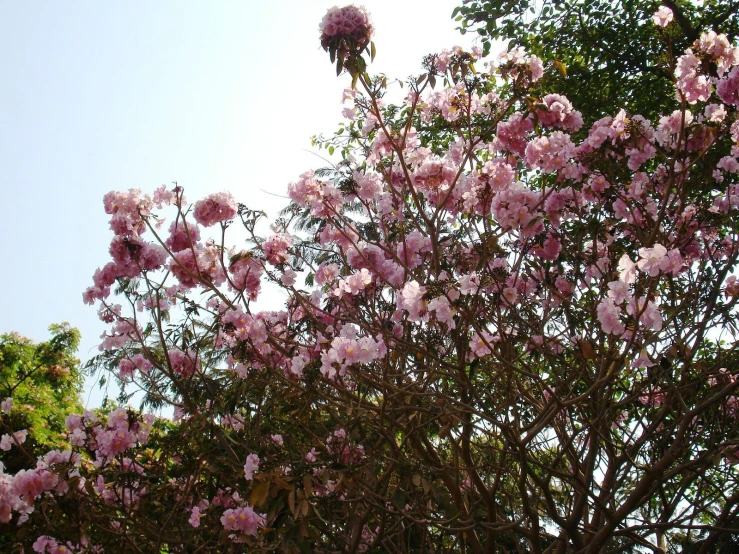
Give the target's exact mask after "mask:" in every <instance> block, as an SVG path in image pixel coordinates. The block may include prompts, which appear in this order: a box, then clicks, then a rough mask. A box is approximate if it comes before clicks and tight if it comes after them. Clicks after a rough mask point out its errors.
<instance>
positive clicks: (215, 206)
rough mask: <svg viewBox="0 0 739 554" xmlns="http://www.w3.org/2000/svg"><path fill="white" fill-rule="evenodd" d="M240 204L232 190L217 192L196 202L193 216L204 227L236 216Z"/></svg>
mask: <svg viewBox="0 0 739 554" xmlns="http://www.w3.org/2000/svg"><path fill="white" fill-rule="evenodd" d="M237 209H238V206H237V205H236V200H234V197H233V196H232V195H231V193H230V192H216V193H214V194H211V195H209V196H206V197H205V198H203V199H202V200H199V201H198V202H196V203H195V209H194V211H193V214H192V215H193V217H194V218H195V221H197V222H198V223H200V225H202V226H204V227H210V226H212V225H215V224H216V223H224V222H226V221H230V220H232V219H233V218H234V217H236V212H237Z"/></svg>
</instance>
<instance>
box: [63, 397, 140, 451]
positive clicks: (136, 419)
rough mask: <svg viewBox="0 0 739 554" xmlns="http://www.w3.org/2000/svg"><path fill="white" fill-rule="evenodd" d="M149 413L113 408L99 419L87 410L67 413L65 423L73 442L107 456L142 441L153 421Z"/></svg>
mask: <svg viewBox="0 0 739 554" xmlns="http://www.w3.org/2000/svg"><path fill="white" fill-rule="evenodd" d="M154 419H155V417H154V415H153V414H144V415H143V416H138V415H135V414H134V413H133V412H130V411H129V410H128V409H126V408H117V409H115V410H113V411H112V412H110V414H108V418H107V422H106V423H103V422H101V421H100V420H99V419H98V418H97V416H96V415H95V414H94V413H93V412H91V411H89V410H88V411H85V413H84V414H83V415H77V414H72V415H69V416H67V419H66V421H65V424H66V426H67V431H68V432H69V434H70V440H71V442H72V444H74V445H75V446H84V447H86V448H87V449H89V450H90V451H93V452H94V453H95V455H96V456H97V458H98V459H101V460H110V459H112V458H113V457H115V456H117V455H119V454H123V453H124V452H125V451H126V450H128V449H129V448H133V447H134V446H136V444H146V443H147V442H148V440H149V430H150V428H151V425H152V424H153V423H154Z"/></svg>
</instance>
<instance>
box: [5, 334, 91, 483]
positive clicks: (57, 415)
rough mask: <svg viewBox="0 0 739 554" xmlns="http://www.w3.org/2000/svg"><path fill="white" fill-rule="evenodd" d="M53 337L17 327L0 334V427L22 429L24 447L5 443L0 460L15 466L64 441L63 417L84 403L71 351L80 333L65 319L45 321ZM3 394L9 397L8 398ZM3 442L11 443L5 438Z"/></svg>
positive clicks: (9, 431)
mask: <svg viewBox="0 0 739 554" xmlns="http://www.w3.org/2000/svg"><path fill="white" fill-rule="evenodd" d="M49 331H50V332H51V335H52V338H51V340H49V341H47V342H42V343H38V344H37V343H34V342H33V341H32V340H30V339H27V338H25V337H23V336H21V335H19V334H17V333H7V334H4V335H0V397H1V399H2V400H5V403H4V404H3V413H2V426H3V429H2V432H3V433H5V434H7V435H8V437H9V436H10V435H11V434H12V433H13V432H15V431H19V430H22V429H25V430H26V431H27V435H26V436H25V442H24V443H23V449H24V450H25V451H26V452H25V453H24V454H23V455H21V454H20V451H19V449H8V448H3V449H2V452H0V460H1V461H2V462H3V464H4V465H5V468H6V470H11V471H16V470H18V469H20V468H21V467H23V466H24V465H26V464H27V462H28V459H27V458H28V457H30V459H31V461H32V462H34V463H35V460H36V456H37V455H40V454H44V453H46V452H48V451H49V449H51V448H59V447H62V446H64V445H66V444H67V440H66V439H67V429H66V427H65V426H64V419H65V418H66V417H67V415H69V414H71V413H79V412H80V411H81V409H82V407H81V405H80V398H79V394H80V391H81V389H82V382H83V375H82V372H81V371H80V362H79V360H78V359H77V358H76V357H75V354H76V352H77V347H78V346H79V342H80V333H79V331H78V330H77V329H74V328H73V327H70V326H69V324H67V323H62V324H59V325H51V326H50V327H49ZM7 399H12V400H10V401H8V400H7ZM5 442H6V443H8V444H6V447H7V446H9V444H10V443H13V441H12V440H11V439H9V438H8V439H6V441H5Z"/></svg>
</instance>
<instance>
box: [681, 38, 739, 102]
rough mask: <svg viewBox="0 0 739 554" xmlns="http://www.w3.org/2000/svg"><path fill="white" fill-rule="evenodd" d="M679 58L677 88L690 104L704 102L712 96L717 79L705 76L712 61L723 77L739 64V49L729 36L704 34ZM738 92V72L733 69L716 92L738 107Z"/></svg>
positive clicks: (720, 82)
mask: <svg viewBox="0 0 739 554" xmlns="http://www.w3.org/2000/svg"><path fill="white" fill-rule="evenodd" d="M693 48H694V49H695V51H694V50H693V49H691V48H688V49H687V50H686V51H685V54H684V55H682V56H681V57H680V58H679V59H678V64H677V68H676V69H675V77H677V89H678V91H679V92H680V93H681V94H682V95H683V96H684V97H685V100H686V101H687V102H689V103H691V104H695V103H696V102H698V101H703V102H705V101H706V100H708V99H709V97H710V96H711V91H712V88H713V82H714V80H715V79H714V78H713V77H712V76H711V75H710V74H707V73H704V71H705V68H706V67H707V66H708V65H709V64H708V63H704V62H710V63H712V64H715V66H716V71H717V72H718V76H719V78H721V77H724V75H725V74H726V72H727V71H729V69H730V68H732V67H734V66H736V65H739V48H737V47H735V46H732V45H731V42H730V41H729V39H728V38H727V37H726V35H723V34H716V33H715V32H713V31H708V32H706V33H703V34H702V35H701V37H700V38H699V39H698V40H696V41H695V42H694V43H693ZM738 89H739V72H737V70H736V69H735V70H732V71H731V73H730V74H729V75H728V76H727V77H726V78H724V79H722V80H720V81H719V84H718V86H717V93H718V95H719V97H720V98H721V99H722V100H723V101H724V102H726V103H727V104H735V105H739V101H737V90H738Z"/></svg>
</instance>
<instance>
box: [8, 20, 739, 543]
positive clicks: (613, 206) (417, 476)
mask: <svg viewBox="0 0 739 554" xmlns="http://www.w3.org/2000/svg"><path fill="white" fill-rule="evenodd" d="M670 15H671V14H668V13H667V12H664V11H663V12H660V16H659V17H656V18H655V21H656V23H653V22H652V21H648V22H645V23H644V24H645V25H655V24H657V25H660V26H665V28H667V27H668V26H669V25H670V21H669V20H670ZM371 29H372V26H371V25H370V23H369V19H368V16H367V14H366V12H365V11H364V10H362V9H360V8H357V7H354V6H349V7H346V8H341V9H339V8H332V9H331V10H329V12H328V14H327V15H326V17H325V18H324V20H323V22H322V25H321V33H322V34H321V42H322V44H323V46H324V48H326V49H327V50H328V51H329V54H330V56H331V58H332V60H333V61H334V62H337V61H340V63H341V68H342V69H346V70H347V72H348V73H349V75H350V77H351V81H352V82H353V83H355V84H356V88H354V87H353V88H349V89H347V91H346V94H345V98H346V101H347V102H348V103H349V105H348V106H347V109H346V110H345V114H346V116H347V118H348V120H347V121H346V122H345V124H344V125H343V128H342V129H343V130H342V131H340V132H339V134H338V135H337V136H335V137H334V138H333V139H331V140H329V141H325V142H324V141H323V139H318V143H319V144H321V145H326V146H327V147H331V148H333V149H334V151H337V150H338V151H339V152H340V153H341V155H342V161H341V162H340V163H338V164H337V165H336V166H335V167H333V168H331V169H328V170H325V171H322V172H307V173H304V174H303V175H302V176H301V177H300V178H299V180H298V181H297V182H295V183H293V184H291V185H290V186H289V189H288V191H289V195H290V198H291V200H292V203H291V204H290V206H289V207H288V208H287V209H286V210H285V211H284V212H283V216H282V217H281V218H280V219H278V220H277V221H276V222H274V223H273V225H272V230H271V232H270V234H269V235H268V236H262V235H261V231H260V229H261V227H260V221H261V220H262V218H263V214H262V213H261V212H257V211H253V210H250V209H248V208H247V207H246V206H244V205H242V204H239V203H237V202H236V200H235V199H234V198H233V196H232V195H230V194H229V193H224V192H221V193H214V194H211V195H209V196H208V197H206V198H204V199H201V200H199V201H197V202H195V203H194V204H192V205H190V204H188V203H187V201H186V199H185V196H184V191H183V190H182V188H180V187H175V188H173V189H171V190H168V189H167V188H166V187H161V188H160V189H158V190H157V191H156V192H155V193H154V194H153V195H152V196H149V195H146V194H143V193H142V192H141V191H139V190H129V191H127V192H111V193H109V194H107V195H106V197H105V199H104V204H105V209H106V212H107V213H108V214H109V215H110V216H111V229H112V231H113V233H114V237H113V240H112V242H111V248H110V253H111V256H112V261H110V262H109V263H108V264H106V265H105V266H104V267H103V268H101V269H100V270H98V271H97V272H96V274H95V276H94V278H93V281H94V284H93V286H92V287H90V288H89V289H88V290H87V291H86V292H85V295H84V298H85V300H86V301H87V302H89V303H97V304H98V305H99V307H100V314H101V317H102V318H103V319H104V320H105V321H106V322H108V323H109V324H110V330H109V332H108V334H107V336H106V337H105V338H104V341H103V344H102V347H103V349H104V353H103V354H102V355H101V356H100V357H98V358H97V359H96V360H95V363H96V365H97V366H98V367H100V368H103V369H105V370H107V371H110V372H112V373H114V374H116V375H117V377H118V379H119V380H120V382H121V385H122V386H123V387H124V393H123V394H124V397H123V400H125V395H126V394H129V393H130V392H135V391H138V392H140V393H142V394H143V396H144V404H145V405H149V406H153V407H162V406H168V407H171V408H172V409H173V411H174V421H172V422H166V423H165V422H164V421H159V422H157V420H156V418H155V417H154V416H153V415H151V414H141V413H140V412H138V411H135V410H133V409H130V408H117V409H115V410H113V411H111V412H110V413H108V414H99V413H98V414H95V413H91V412H86V413H84V414H81V415H76V416H70V417H69V418H68V419H67V429H68V431H69V439H70V443H71V445H72V446H71V447H70V449H69V450H67V451H65V452H58V451H56V452H50V453H48V454H46V455H45V456H44V457H43V458H41V459H40V460H39V461H38V463H37V465H36V467H35V468H33V469H30V470H28V471H25V472H23V473H21V472H19V473H18V474H16V475H3V476H0V519H2V520H3V521H6V522H12V523H13V524H17V523H20V524H21V527H20V529H22V533H24V534H23V535H22V536H19V538H18V543H19V544H24V545H25V546H26V548H28V547H31V546H32V548H33V549H34V550H35V551H36V552H39V553H44V552H53V553H56V552H62V550H60V549H62V548H64V549H66V550H67V551H74V552H99V551H102V550H108V551H115V552H244V551H249V552H260V551H280V552H467V551H469V552H480V553H481V552H515V551H518V552H536V553H543V552H583V553H596V552H597V553H600V552H642V551H646V552H666V551H668V550H669V551H680V550H684V551H690V550H693V551H700V552H712V551H714V550H716V549H718V548H724V549H728V548H730V547H731V545H732V544H733V543H732V541H734V540H735V537H736V521H737V515H738V514H739V493H738V492H737V491H738V490H739V487H738V486H737V485H738V483H737V478H738V477H739V475H738V474H737V466H736V462H737V459H738V455H739V426H737V416H738V410H739V399H738V397H737V389H739V379H737V373H739V369H738V368H739V363H738V362H739V360H738V359H737V355H738V353H737V332H738V330H737V328H736V323H735V321H736V316H737V298H739V282H737V277H736V274H735V271H736V265H737V259H738V258H739V248H737V246H738V245H739V229H738V228H737V226H738V225H739V217H737V215H739V214H738V212H737V211H738V210H739V185H738V184H737V173H739V159H738V158H739V146H738V145H739V122H737V115H736V112H737V107H738V106H739V49H737V48H736V47H734V46H733V45H732V44H731V43H730V42H729V41H728V39H727V38H726V37H725V36H721V35H715V34H709V33H707V34H704V35H701V37H700V39H699V41H698V42H696V43H694V44H693V46H692V47H691V48H692V49H691V50H690V51H689V52H686V53H685V54H683V55H682V56H681V57H680V58H679V59H678V60H676V61H675V62H674V65H675V67H677V68H678V72H677V73H676V82H675V83H674V84H675V91H676V95H677V96H676V97H677V99H678V100H676V101H675V104H674V105H673V106H671V107H670V110H669V111H668V112H667V113H666V114H665V115H663V116H662V117H660V118H659V119H658V120H657V121H655V122H654V123H652V122H650V121H649V120H648V119H646V118H644V117H641V116H638V115H630V114H627V113H626V112H625V111H624V110H619V106H613V114H612V115H610V116H608V117H604V118H602V119H600V120H598V121H597V122H596V123H595V124H594V125H592V126H591V127H590V129H589V130H587V131H583V132H582V137H583V138H582V139H578V138H577V136H576V133H578V132H579V131H580V129H581V128H582V125H583V121H582V114H581V113H580V112H578V111H577V110H575V109H574V108H573V107H572V105H571V104H570V103H569V101H568V100H567V99H566V98H565V97H563V96H561V95H558V94H548V95H543V96H541V98H540V100H536V99H533V100H532V93H531V91H532V87H533V86H536V83H537V82H538V81H539V80H540V79H541V78H542V76H543V73H544V67H543V64H542V62H541V60H540V59H539V58H537V57H536V56H535V55H531V54H528V53H526V52H525V51H523V50H522V49H513V50H512V51H510V52H508V53H507V54H506V55H505V56H504V57H503V58H501V59H500V60H499V63H498V64H497V65H495V66H493V67H491V68H490V69H489V71H481V70H480V69H479V68H478V67H477V66H479V65H480V63H479V60H478V57H479V55H480V52H479V51H475V52H465V51H463V50H462V49H460V48H455V49H453V50H448V51H443V52H441V53H440V54H437V55H431V56H429V57H428V58H427V59H426V60H425V64H424V68H425V71H424V74H422V75H421V76H419V77H418V78H416V79H413V80H411V81H410V82H409V83H408V88H407V89H406V90H405V91H404V98H402V99H401V100H399V101H398V102H397V103H396V104H393V103H391V102H388V100H387V95H388V93H389V89H388V81H387V79H386V78H384V77H377V78H373V77H370V76H369V75H368V74H367V72H366V66H367V64H366V60H365V56H367V55H368V54H369V57H371V54H372V51H373V46H372V43H371ZM705 61H709V62H710V63H705ZM713 71H716V73H717V75H718V77H717V78H715V79H714V78H713V77H712V72H713ZM165 214H169V218H168V225H165V220H164V217H165ZM236 221H238V222H239V223H240V224H241V225H240V227H241V228H243V231H245V233H246V236H247V239H246V242H244V241H243V239H239V240H238V241H236V242H229V241H228V240H227V236H232V233H233V227H234V225H235V222H236ZM209 233H212V234H211V235H210V238H209ZM147 237H148V239H147ZM263 285H269V288H268V287H267V286H265V287H264V290H263V288H262V286H263ZM113 287H115V290H113ZM275 290H279V291H280V293H281V294H282V296H281V298H284V307H283V308H282V309H280V310H263V309H259V308H258V307H257V304H256V303H257V302H258V300H259V299H260V298H263V297H264V296H267V295H274V292H273V291H275ZM114 293H115V294H114ZM117 301H120V302H122V303H121V304H118V303H117Z"/></svg>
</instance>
